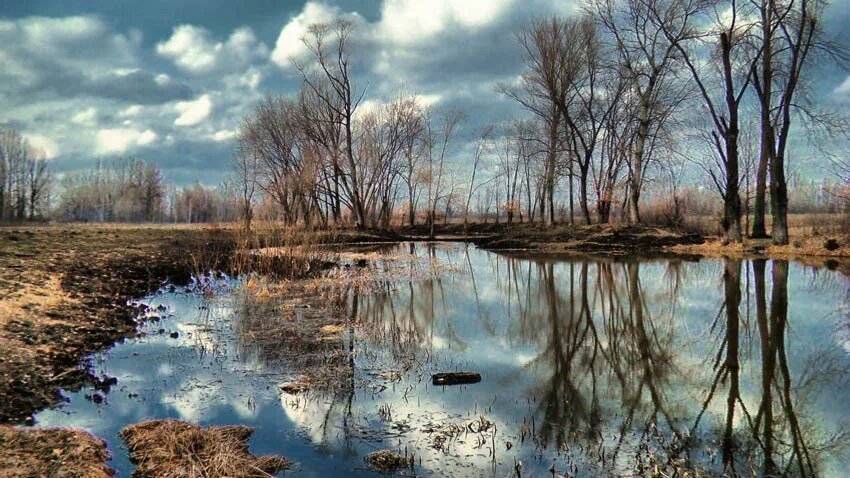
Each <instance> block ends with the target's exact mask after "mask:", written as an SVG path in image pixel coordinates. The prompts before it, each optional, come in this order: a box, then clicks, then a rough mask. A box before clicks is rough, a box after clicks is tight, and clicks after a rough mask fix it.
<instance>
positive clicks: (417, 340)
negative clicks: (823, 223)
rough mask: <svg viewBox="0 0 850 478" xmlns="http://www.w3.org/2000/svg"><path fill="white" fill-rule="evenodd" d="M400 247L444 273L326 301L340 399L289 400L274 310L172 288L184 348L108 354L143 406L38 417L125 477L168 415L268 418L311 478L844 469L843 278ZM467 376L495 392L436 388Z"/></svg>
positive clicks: (409, 273)
mask: <svg viewBox="0 0 850 478" xmlns="http://www.w3.org/2000/svg"><path fill="white" fill-rule="evenodd" d="M398 252H403V253H405V254H411V255H416V256H418V257H420V258H423V260H425V261H431V262H433V263H437V262H440V263H442V264H444V265H445V264H449V265H451V268H449V269H448V272H446V269H445V268H443V269H440V271H441V272H439V273H435V274H432V275H425V276H423V274H422V271H421V263H416V262H414V261H411V262H410V263H409V264H408V265H407V266H406V268H404V267H402V268H401V269H400V270H399V269H396V270H395V277H393V279H392V280H381V281H379V282H378V283H374V284H370V285H369V287H367V288H366V290H362V289H359V288H354V287H351V288H348V289H345V290H342V291H339V293H338V294H337V295H334V296H333V297H332V298H330V299H329V305H332V306H333V307H332V309H333V310H335V311H337V312H338V313H339V314H342V318H343V319H344V324H345V328H344V333H343V334H341V335H340V337H339V340H338V341H334V342H328V343H324V344H322V346H323V347H327V348H328V350H331V351H332V352H333V353H331V354H330V355H328V357H330V358H326V359H324V360H325V361H324V362H321V363H309V362H306V361H305V362H304V363H298V364H297V365H299V366H319V367H324V368H327V369H333V370H335V371H337V372H338V373H337V375H335V377H336V379H335V381H334V386H333V387H329V388H327V389H322V390H319V391H315V392H311V393H306V394H299V395H288V394H281V393H279V392H278V391H277V385H279V384H280V382H281V381H282V380H284V379H285V378H286V377H287V376H288V371H289V370H290V369H291V367H292V366H293V364H294V362H295V361H297V360H299V357H302V355H303V354H300V351H299V350H298V349H293V346H292V342H291V341H288V340H286V337H284V336H281V335H280V334H277V333H275V331H276V330H277V328H276V327H275V321H276V320H283V319H281V318H280V317H279V314H277V313H276V312H275V309H274V308H272V309H270V310H261V309H258V308H256V307H253V308H251V309H250V310H247V309H245V308H244V305H245V304H244V303H240V302H239V301H234V300H232V298H229V297H228V296H227V295H226V294H225V295H223V296H221V297H219V298H217V299H216V300H215V301H214V303H212V304H210V303H209V302H208V301H204V300H202V299H201V298H198V297H193V296H185V295H180V294H176V295H174V294H166V295H164V296H160V297H156V298H151V300H150V301H151V302H152V303H158V302H164V303H167V304H168V305H169V307H172V309H173V311H174V314H175V317H174V318H173V319H170V320H171V322H169V327H176V328H178V329H179V330H180V331H181V339H180V340H178V341H169V340H166V339H159V338H156V339H154V338H151V337H148V338H142V339H137V340H134V341H130V342H128V343H126V344H122V345H119V346H117V347H116V349H115V350H113V351H112V352H110V353H109V354H106V355H105V356H104V357H103V358H102V361H101V363H102V364H103V368H104V369H105V370H107V371H109V372H110V373H111V374H113V375H117V376H118V377H119V384H121V385H122V386H123V387H124V388H122V389H121V390H122V391H123V392H127V391H130V392H132V393H137V392H138V393H140V394H141V399H137V400H132V399H127V398H126V397H124V396H112V395H110V397H108V400H107V403H106V404H105V405H100V406H95V405H94V404H92V403H90V402H86V401H85V400H84V399H83V398H82V395H83V394H84V393H85V392H86V391H85V390H83V391H81V392H80V393H79V394H74V395H72V396H71V400H70V403H69V404H67V405H66V406H65V407H64V408H62V409H60V410H53V411H47V412H44V413H42V414H41V415H40V416H39V417H38V418H39V420H40V422H41V424H42V425H63V424H66V425H67V424H71V425H81V426H85V427H88V428H90V429H92V431H94V432H95V433H97V434H99V435H101V436H104V437H105V438H107V440H109V441H110V444H111V446H112V447H113V449H114V450H115V451H116V454H117V456H118V458H117V463H118V468H119V470H120V471H121V472H123V473H125V474H126V473H127V472H128V471H129V470H131V469H132V468H131V465H129V464H128V463H124V462H122V460H123V459H124V458H123V454H122V453H123V451H122V450H121V448H120V445H119V444H118V443H117V440H116V437H115V436H114V433H115V432H116V431H117V430H118V429H120V428H121V427H122V426H124V425H126V424H128V423H133V422H135V421H138V420H141V419H144V418H151V417H165V416H177V417H182V418H187V419H190V420H193V421H200V422H201V423H204V424H207V423H244V424H248V425H251V426H255V427H257V432H256V434H255V435H254V437H253V438H252V445H251V446H252V451H254V452H256V453H280V454H283V455H285V456H287V457H289V458H291V459H294V460H296V461H298V462H300V463H301V466H300V468H298V469H297V470H296V471H295V473H296V474H298V475H303V476H329V474H340V473H343V471H342V470H344V474H348V475H354V476H359V475H369V474H370V472H369V471H368V470H366V469H365V468H364V466H363V461H362V456H363V455H365V454H366V453H368V452H371V451H374V450H376V449H381V448H395V449H407V450H409V451H411V452H413V453H415V454H416V456H417V466H416V469H415V473H417V474H419V475H429V474H432V475H436V476H481V475H488V476H518V475H519V476H552V474H558V475H564V474H566V475H570V474H572V475H581V476H588V475H589V476H608V475H611V474H616V475H650V474H656V475H657V476H663V475H667V476H682V475H683V474H684V473H685V472H686V471H691V472H692V471H699V472H700V474H702V475H712V474H727V475H753V474H755V475H760V476H778V475H791V476H810V475H813V474H817V475H820V476H843V472H844V470H846V467H847V466H848V465H850V463H848V462H850V444H848V435H847V433H846V432H845V430H846V429H847V425H848V422H847V420H848V418H850V415H848V413H849V412H850V396H849V395H848V394H847V393H846V391H847V390H848V385H850V383H848V378H850V375H848V373H850V356H848V350H850V345H848V344H850V340H848V338H850V335H848V331H847V323H848V320H847V315H846V309H847V303H848V301H847V280H846V278H845V277H843V276H841V275H839V274H837V273H834V272H827V271H822V270H821V271H815V270H812V269H807V268H804V267H802V266H800V265H798V264H793V263H791V264H789V263H788V262H784V261H765V260H752V261H750V260H747V261H744V260H734V259H726V260H702V261H700V262H685V261H683V260H678V259H669V260H668V259H665V260H653V261H638V260H619V259H618V260H614V259H611V258H602V259H572V260H565V259H562V258H561V259H558V258H552V257H542V256H531V257H518V256H516V257H515V256H503V255H496V254H491V253H486V252H482V251H479V250H476V249H474V248H473V247H468V246H463V245H449V244H434V243H431V244H405V245H402V246H399V249H398ZM204 308H206V311H205V312H204ZM299 313H310V312H309V311H304V312H299ZM204 314H206V316H205V315H204ZM199 317H203V319H201V318H199ZM147 327H154V326H147ZM155 327H159V326H155ZM187 334H191V340H190V337H189V335H187ZM184 335H186V337H185V338H184ZM157 337H159V336H157ZM139 357H141V358H139ZM140 360H143V361H144V362H145V363H146V365H144V366H142V365H140V364H139V361H140ZM302 360H303V359H302ZM151 364H156V366H151ZM166 368H167V369H168V370H165V369H166ZM453 370H471V371H476V372H480V373H481V374H482V375H483V380H482V382H481V383H478V384H473V385H468V386H456V387H433V386H431V384H430V374H431V373H434V372H438V371H453ZM127 387H130V389H128V388H127ZM210 390H213V391H214V393H212V394H210V393H209V391H210ZM113 395H114V394H113ZM184 402H185V403H184Z"/></svg>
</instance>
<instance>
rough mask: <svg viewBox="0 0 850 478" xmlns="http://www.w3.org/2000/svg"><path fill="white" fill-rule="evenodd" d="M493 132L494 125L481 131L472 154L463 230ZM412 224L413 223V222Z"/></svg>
mask: <svg viewBox="0 0 850 478" xmlns="http://www.w3.org/2000/svg"><path fill="white" fill-rule="evenodd" d="M492 133H493V127H492V126H486V127H485V128H484V130H483V131H482V132H481V135H480V136H479V137H478V142H476V143H475V152H474V153H473V155H472V172H471V175H470V178H469V185H468V186H467V188H466V202H465V203H464V205H463V232H464V233H466V230H467V225H468V224H469V222H468V219H469V203H470V201H472V195H473V194H475V192H476V191H477V190H478V188H480V187H481V186H482V185H483V184H486V182H485V183H481V184H475V177H476V175H477V173H478V167H479V165H480V164H481V160H482V159H483V158H484V156H485V155H486V154H487V152H488V151H489V149H490V135H491V134H492ZM411 225H412V224H411Z"/></svg>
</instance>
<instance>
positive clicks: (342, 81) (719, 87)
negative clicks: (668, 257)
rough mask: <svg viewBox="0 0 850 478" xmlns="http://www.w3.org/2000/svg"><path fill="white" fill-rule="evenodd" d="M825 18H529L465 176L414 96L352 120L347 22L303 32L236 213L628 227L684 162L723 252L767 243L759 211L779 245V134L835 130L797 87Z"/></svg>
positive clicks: (372, 222)
mask: <svg viewBox="0 0 850 478" xmlns="http://www.w3.org/2000/svg"><path fill="white" fill-rule="evenodd" d="M825 5H826V3H825V2H822V1H817V0H747V1H744V2H741V1H737V0H731V1H729V0H724V1H710V0H623V1H615V0H587V1H586V2H585V3H584V4H583V7H582V10H581V13H579V14H577V15H573V16H570V17H566V18H564V17H558V16H553V17H550V18H543V19H537V20H534V21H532V22H531V23H530V24H529V25H527V26H526V27H525V28H523V29H522V30H521V31H519V32H517V41H518V44H519V46H520V50H521V52H522V56H523V62H524V65H525V69H524V72H523V74H522V75H521V77H520V78H519V80H518V81H516V82H512V83H510V84H503V85H500V86H499V91H500V92H501V93H502V94H504V95H507V96H508V97H509V98H512V99H513V100H515V101H517V102H518V103H519V104H520V105H521V106H522V107H523V108H524V109H525V110H526V111H527V112H528V116H527V117H525V118H521V119H517V120H515V121H508V122H505V123H504V124H500V125H495V126H491V127H485V128H483V129H482V131H480V132H479V134H480V137H479V139H478V141H477V144H476V145H475V148H474V151H470V150H467V151H465V152H464V158H463V159H464V160H465V161H466V163H467V164H466V165H464V166H463V167H459V166H458V165H457V164H455V165H454V166H452V165H451V164H450V163H449V161H447V158H448V157H449V156H454V155H457V151H454V150H453V148H455V146H456V145H455V143H456V142H457V136H458V132H459V130H460V129H461V128H462V127H463V119H464V116H463V114H462V113H459V112H456V111H450V110H435V109H432V108H429V107H427V106H424V105H422V104H421V102H420V101H419V100H418V99H417V98H418V97H417V96H416V95H412V94H408V95H399V96H398V97H396V98H393V99H391V100H389V101H386V102H384V103H383V104H382V105H381V106H379V107H370V108H364V104H363V101H362V100H363V97H364V95H365V93H366V89H365V86H363V85H361V84H358V83H357V82H356V81H355V79H354V75H353V74H352V70H353V66H352V65H354V64H355V60H354V58H353V51H354V48H353V47H352V43H353V38H354V37H353V29H354V27H353V25H352V24H351V23H350V22H348V21H345V20H337V21H335V22H332V23H328V24H317V25H313V26H311V27H310V29H309V30H308V32H307V34H306V35H305V36H304V38H303V42H304V45H305V46H306V47H307V50H308V51H309V53H310V55H309V58H308V59H293V60H292V62H293V65H294V66H295V67H296V69H297V71H298V72H299V74H300V78H301V83H302V86H301V89H300V90H299V91H298V92H297V93H295V94H293V95H290V96H284V97H269V98H268V99H266V100H265V101H264V102H263V103H261V104H260V105H259V106H258V107H257V108H256V110H255V111H254V112H253V113H252V114H251V115H249V116H248V117H247V118H246V119H245V121H244V124H243V127H242V130H241V133H240V135H239V153H238V155H237V167H236V169H237V171H238V172H239V173H240V174H239V177H240V178H241V180H242V184H243V185H244V187H243V188H242V190H243V193H244V194H243V195H242V202H243V209H244V210H245V211H248V210H249V209H250V208H249V207H247V206H248V205H250V203H251V201H252V200H253V198H254V197H255V196H256V195H267V196H270V197H272V198H274V199H275V200H276V201H277V203H278V204H279V205H280V207H281V209H282V210H283V220H284V221H285V222H289V223H295V222H303V223H305V224H318V225H327V224H329V223H331V222H334V223H336V222H341V221H344V220H345V219H344V217H343V216H344V215H348V216H350V218H351V221H352V222H353V223H355V224H356V225H357V226H386V225H388V224H389V221H390V217H391V213H392V212H393V211H394V210H397V209H399V210H403V212H404V216H405V222H406V223H408V224H413V223H414V222H415V221H416V218H417V212H424V214H422V216H424V217H423V219H422V220H423V222H424V223H425V224H431V225H433V223H434V222H435V219H436V216H437V213H438V209H440V208H442V207H444V208H445V211H446V212H449V211H450V210H451V209H452V208H451V206H454V209H455V212H459V213H460V214H461V215H463V216H464V221H466V216H467V214H468V212H469V208H470V205H471V204H472V200H473V199H475V200H476V203H477V205H478V210H479V211H482V210H486V211H489V210H490V209H491V208H493V209H495V210H496V211H497V212H500V213H503V214H504V216H505V217H506V220H507V221H508V222H512V221H513V220H514V218H515V216H518V217H519V220H523V219H524V220H530V221H534V220H539V221H545V223H547V224H554V223H555V222H556V221H558V220H559V218H560V216H561V214H559V211H561V212H563V210H565V209H566V210H568V211H569V213H568V217H569V219H568V220H569V222H571V223H572V222H574V221H575V220H576V218H578V220H579V221H581V222H584V223H587V224H590V223H591V222H602V223H604V222H609V221H612V220H614V219H615V218H614V217H612V215H613V214H616V213H619V215H620V218H619V219H620V220H624V221H627V222H630V223H640V222H642V215H641V206H642V204H643V203H644V193H645V190H646V189H647V184H650V183H653V182H656V183H659V182H660V183H667V184H668V185H669V187H670V196H671V197H672V198H673V201H674V202H675V201H676V200H677V196H678V189H677V188H678V185H679V184H680V183H681V181H682V179H681V178H682V175H683V171H684V170H685V169H686V166H687V165H689V164H696V165H697V166H698V167H699V168H701V169H702V171H704V173H705V177H707V178H709V180H710V185H711V186H712V187H714V188H715V189H716V190H717V192H718V193H719V196H720V198H721V200H722V218H721V225H722V228H723V231H724V239H725V240H726V241H729V242H737V241H740V240H741V238H742V237H743V235H745V234H747V233H749V234H750V235H751V236H753V237H765V236H766V235H767V231H766V227H765V225H766V223H767V221H766V220H765V218H766V216H767V215H768V213H769V214H770V216H771V219H772V221H771V224H772V231H771V234H772V236H773V240H774V242H776V243H779V244H783V243H787V241H788V233H787V227H788V226H787V214H788V185H787V177H786V176H787V173H786V163H787V161H788V156H789V154H790V153H789V144H790V143H791V140H792V138H794V137H795V135H796V136H797V137H799V139H804V138H805V136H806V135H804V134H803V133H805V132H806V128H814V127H818V126H824V125H827V124H828V126H829V127H830V128H832V129H833V130H835V126H840V128H842V129H840V130H841V131H846V128H844V127H843V126H844V125H843V124H840V123H837V122H832V123H829V120H830V119H832V118H830V117H829V116H828V115H825V114H821V113H819V112H818V111H817V109H816V108H815V107H814V106H813V104H812V102H811V100H810V98H809V95H808V93H809V92H808V91H807V88H808V87H809V85H810V80H811V75H812V72H813V71H815V67H816V65H817V63H818V62H819V61H822V60H823V59H832V60H840V61H842V62H843V61H844V60H845V59H846V57H847V54H846V51H844V50H843V49H842V48H840V47H839V46H837V45H835V44H833V43H830V42H829V41H827V40H826V39H825V36H824V34H823V31H822V30H821V26H820V19H821V16H822V14H823V10H824V7H825ZM842 64H844V63H842ZM744 124H745V125H746V126H742V125H744ZM742 128H745V129H747V131H744V130H743V129H742ZM747 135H749V136H747ZM472 143H473V144H475V141H472ZM479 168H483V169H484V171H480V170H479ZM249 183H250V184H252V186H251V187H248V184H249ZM751 183H754V184H752V185H751ZM742 195H743V196H745V197H744V198H743V200H744V204H743V205H742ZM564 202H566V204H564ZM750 202H752V204H753V206H752V210H751V211H750V210H749V204H750ZM576 203H577V204H576ZM438 206H441V207H438ZM768 206H769V207H768ZM750 215H751V216H752V223H751V230H750V231H747V230H745V229H744V228H743V227H742V217H744V216H747V217H749V216H750ZM523 216H524V217H523ZM249 219H250V218H249ZM747 222H748V223H749V221H747Z"/></svg>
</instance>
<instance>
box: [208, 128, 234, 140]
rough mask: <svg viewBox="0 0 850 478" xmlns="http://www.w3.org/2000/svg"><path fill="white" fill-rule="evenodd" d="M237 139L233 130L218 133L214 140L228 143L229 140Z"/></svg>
mask: <svg viewBox="0 0 850 478" xmlns="http://www.w3.org/2000/svg"><path fill="white" fill-rule="evenodd" d="M235 137H236V131H232V130H221V131H216V132H215V134H214V135H213V140H215V141H227V140H229V139H233V138H235Z"/></svg>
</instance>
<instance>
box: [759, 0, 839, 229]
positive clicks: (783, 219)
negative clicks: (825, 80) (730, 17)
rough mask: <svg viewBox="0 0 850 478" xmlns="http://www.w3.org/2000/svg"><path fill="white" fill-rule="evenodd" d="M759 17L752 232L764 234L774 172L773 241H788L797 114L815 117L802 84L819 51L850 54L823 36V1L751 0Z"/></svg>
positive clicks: (833, 55)
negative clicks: (789, 163)
mask: <svg viewBox="0 0 850 478" xmlns="http://www.w3.org/2000/svg"><path fill="white" fill-rule="evenodd" d="M751 4H752V5H753V6H754V8H755V10H756V12H757V13H758V15H759V25H758V27H759V28H757V29H755V34H754V36H755V37H756V38H755V39H754V40H753V49H754V50H755V52H754V54H753V55H752V58H753V59H752V72H753V73H752V77H753V87H754V90H755V93H756V97H757V98H758V104H759V113H760V114H759V119H760V122H761V154H760V157H759V165H758V174H757V181H756V202H755V210H754V220H753V231H752V232H753V236H756V237H765V236H766V234H765V233H766V231H765V221H764V216H765V189H766V180H767V175H768V174H767V173H768V172H769V176H770V210H771V216H772V236H773V242H774V244H787V243H788V184H787V179H786V174H785V160H786V156H787V151H788V144H789V139H790V137H791V133H792V129H791V127H792V123H793V113H794V112H795V111H796V112H799V113H802V115H803V118H804V119H805V118H809V119H816V118H815V116H814V115H813V113H812V111H811V110H810V109H809V108H807V107H806V106H805V97H804V92H803V91H801V88H803V85H804V81H805V79H806V76H807V73H808V72H809V71H810V70H811V67H812V66H813V65H814V61H815V57H816V55H817V54H818V53H820V54H822V55H825V56H826V57H828V58H830V59H833V60H839V61H846V58H847V52H846V51H845V50H844V49H843V48H841V47H838V46H837V45H835V44H832V43H830V42H827V41H825V40H824V39H823V31H822V29H821V22H820V18H821V16H822V14H823V9H824V7H825V6H826V4H827V2H824V1H821V0H751Z"/></svg>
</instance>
